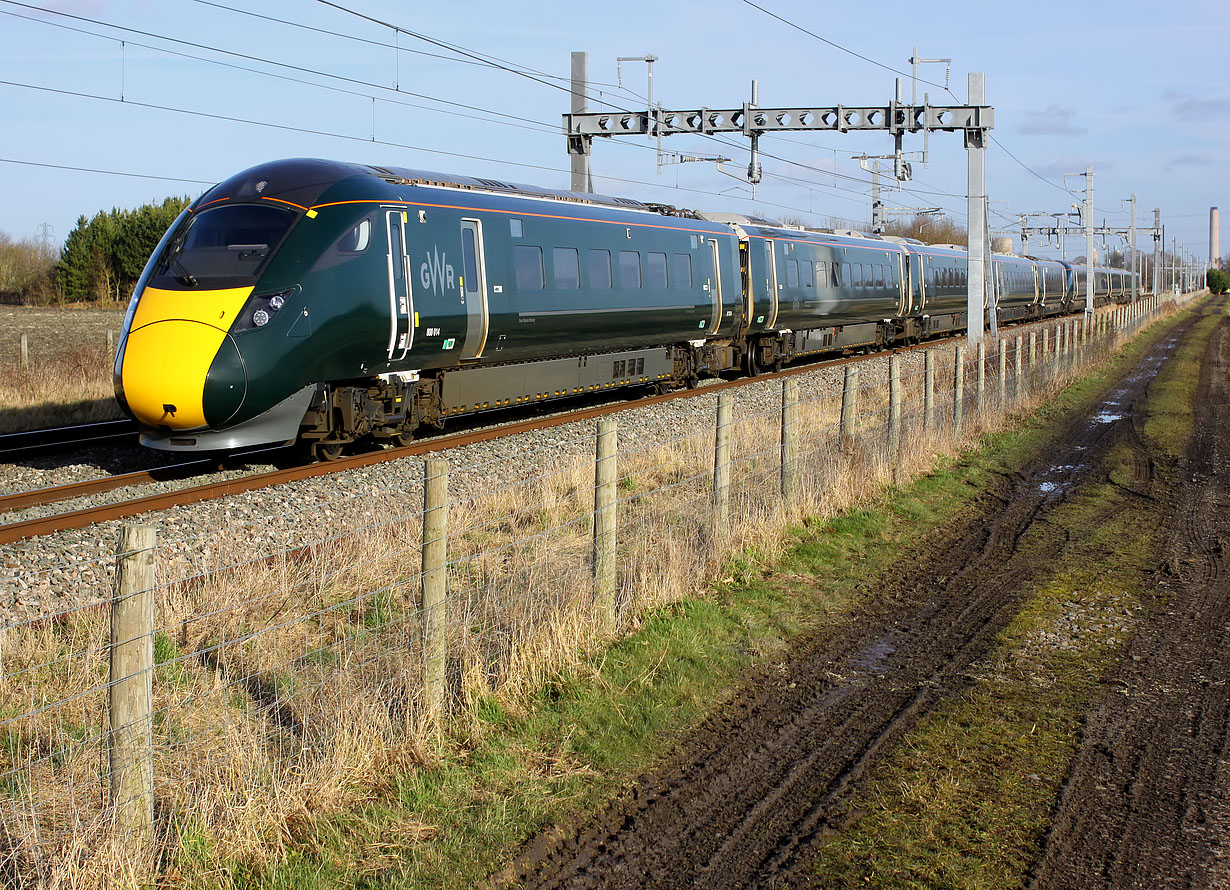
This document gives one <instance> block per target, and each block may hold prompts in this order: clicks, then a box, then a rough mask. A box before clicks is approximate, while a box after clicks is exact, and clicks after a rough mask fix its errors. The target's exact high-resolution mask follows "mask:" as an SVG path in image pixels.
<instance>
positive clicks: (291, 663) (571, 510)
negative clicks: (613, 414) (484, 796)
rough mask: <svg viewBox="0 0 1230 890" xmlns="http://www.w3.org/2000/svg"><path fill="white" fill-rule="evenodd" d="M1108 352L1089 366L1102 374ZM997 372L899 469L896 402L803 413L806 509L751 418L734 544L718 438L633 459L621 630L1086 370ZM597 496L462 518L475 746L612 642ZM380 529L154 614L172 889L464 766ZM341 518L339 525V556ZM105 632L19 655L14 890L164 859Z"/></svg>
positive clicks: (736, 469)
mask: <svg viewBox="0 0 1230 890" xmlns="http://www.w3.org/2000/svg"><path fill="white" fill-rule="evenodd" d="M1106 352H1107V350H1106V349H1105V348H1103V347H1099V348H1097V349H1095V350H1093V354H1092V355H1091V361H1100V360H1101V359H1102V357H1103V356H1104V355H1105V354H1106ZM950 360H951V359H950ZM989 368H990V373H989V374H988V387H987V391H986V409H985V410H984V411H981V412H980V411H978V410H976V408H975V404H976V401H975V400H976V395H977V394H976V389H975V386H974V380H975V378H974V376H973V374H972V373H971V371H970V369H967V374H966V381H967V383H966V393H967V397H968V407H967V408H966V411H965V420H966V422H965V425H964V427H963V428H962V430H960V431H959V432H957V431H954V430H953V429H952V426H951V423H950V418H951V416H952V402H951V396H948V397H947V399H945V398H940V399H938V400H937V406H936V415H937V418H938V419H939V420H938V422H937V424H936V427H935V429H934V430H933V432H932V433H931V434H930V435H925V434H924V432H923V425H922V418H921V416H920V411H921V393H922V375H921V373H919V374H917V375H914V376H911V377H909V378H907V379H906V380H905V386H906V395H905V398H904V404H905V409H906V410H905V422H906V428H905V430H904V431H903V435H902V442H903V447H902V449H901V451H900V453H899V454H898V455H891V454H889V453H888V449H887V434H886V426H885V420H886V417H887V394H886V392H885V388H884V387H882V386H865V387H864V388H863V390H862V392H861V393H860V408H861V412H860V413H861V420H860V428H859V430H858V431H857V434H856V436H855V441H854V444H853V445H851V446H849V447H845V448H842V447H839V443H838V438H837V432H838V429H837V422H838V418H839V414H840V404H839V402H840V399H839V397H838V398H836V399H833V398H829V399H825V400H822V401H817V402H809V403H806V404H804V405H802V406H801V410H800V421H799V423H800V426H801V429H802V436H801V447H800V466H799V471H798V475H799V481H800V486H799V491H800V492H801V494H800V496H799V498H798V499H797V501H796V502H795V503H794V504H791V505H785V504H783V503H782V500H781V496H780V488H779V477H778V429H777V418H776V417H770V416H766V417H761V418H752V419H750V420H744V421H743V422H739V419H738V418H736V428H735V430H734V435H733V437H732V438H733V441H732V451H733V455H734V459H735V463H734V466H733V468H732V469H733V473H732V476H733V478H732V489H731V491H732V497H731V509H730V516H731V520H730V522H729V523H728V525H727V526H726V527H724V528H722V529H716V530H715V529H714V528H713V527H712V523H711V516H712V503H711V484H712V482H711V471H712V461H713V457H712V440H713V433H712V431H710V430H704V431H698V432H696V433H694V434H687V435H682V436H680V437H679V438H678V439H677V440H675V441H673V442H667V443H664V444H661V445H659V446H657V447H654V448H651V449H646V450H644V451H641V452H637V453H630V454H629V453H622V454H621V455H620V458H619V460H620V476H621V478H622V479H623V482H621V485H620V509H619V523H620V530H619V579H618V612H619V614H618V621H617V627H618V629H619V632H620V633H624V632H627V631H629V630H631V629H633V628H635V627H637V626H638V624H639V623H640V622H641V621H642V620H643V618H644V616H645V615H646V614H647V613H648V612H649V611H651V610H653V609H655V608H657V607H659V606H661V605H663V604H665V603H671V602H676V601H678V600H680V599H682V598H684V597H687V596H689V595H692V594H694V593H696V592H697V591H699V590H701V589H703V588H704V587H705V586H706V585H708V584H709V583H711V580H712V579H714V578H715V577H721V576H722V574H720V573H726V572H730V571H735V572H736V573H737V571H738V569H732V568H731V563H730V560H731V559H732V557H734V556H736V555H739V560H740V562H741V564H742V566H743V571H751V570H755V569H756V567H757V566H759V565H763V564H767V563H769V562H772V561H773V560H774V559H775V558H776V556H777V555H778V554H779V553H780V552H781V551H782V550H783V549H784V548H785V547H786V546H788V544H789V537H788V536H787V535H784V534H783V531H784V529H785V528H786V527H787V526H788V525H790V524H791V523H796V522H798V521H800V520H802V519H804V518H806V517H816V516H830V515H833V514H835V513H836V512H838V511H841V510H845V509H848V508H850V507H851V506H854V505H857V504H858V503H860V502H861V501H863V500H865V499H867V498H869V497H871V496H873V495H874V494H875V493H877V492H879V491H881V490H882V489H883V488H884V487H886V486H889V485H892V484H894V483H898V482H903V481H905V480H907V479H909V478H913V477H914V476H917V475H918V474H921V473H924V472H926V471H927V470H928V469H930V468H931V467H932V466H934V463H935V461H936V460H937V457H938V456H940V455H951V454H954V453H956V452H958V451H959V450H961V449H963V448H966V447H968V446H969V445H970V444H971V443H972V442H974V441H975V440H976V439H977V438H978V437H980V436H982V435H984V434H985V433H987V432H990V431H993V430H996V429H999V428H1001V427H1004V426H1006V425H1008V424H1011V423H1012V422H1013V418H1014V417H1015V416H1016V415H1017V414H1018V413H1019V412H1025V411H1030V410H1032V409H1033V408H1034V407H1035V406H1037V405H1038V404H1040V403H1041V402H1043V401H1044V400H1046V399H1047V398H1049V397H1050V396H1051V395H1052V394H1053V393H1054V392H1055V391H1056V390H1057V389H1058V388H1059V387H1061V386H1063V385H1064V384H1065V383H1066V382H1067V381H1068V380H1069V379H1070V378H1071V377H1072V376H1074V375H1075V374H1076V373H1077V372H1078V370H1079V369H1075V368H1070V367H1069V368H1065V369H1064V370H1063V371H1062V372H1060V373H1058V374H1057V375H1055V376H1054V377H1052V378H1051V379H1048V380H1046V381H1035V382H1034V383H1033V385H1031V386H1030V387H1028V389H1029V391H1028V392H1027V393H1023V394H1022V399H1021V401H1019V402H1015V401H1014V402H1010V403H1009V404H1007V405H1003V406H1001V405H998V404H996V403H997V401H998V398H997V389H996V387H995V385H994V377H993V376H992V375H993V373H994V365H990V366H989ZM951 379H952V368H951V365H949V366H947V367H941V369H940V372H939V373H938V374H937V391H938V392H943V391H944V389H945V387H944V386H940V385H939V381H941V380H944V381H950V380H951ZM1008 392H1009V395H1010V396H1011V395H1012V394H1013V393H1014V392H1015V384H1014V385H1012V386H1010V387H1009V390H1008ZM491 475H492V476H493V477H499V475H500V474H498V473H495V474H491ZM592 480H593V469H592V464H589V463H581V464H577V465H572V466H564V467H561V468H559V469H558V470H557V471H556V472H554V473H552V474H550V475H548V476H545V477H540V478H536V479H532V480H529V481H526V482H523V483H516V482H510V483H508V486H507V487H506V488H504V489H500V490H495V491H490V492H488V493H485V494H481V495H473V496H470V497H468V498H467V499H466V500H464V501H460V502H455V503H454V504H452V505H451V506H450V519H449V522H450V538H449V558H450V566H449V597H450V599H449V607H448V608H449V614H448V616H447V633H448V647H449V658H448V668H447V685H448V695H449V699H450V701H451V707H452V710H453V714H454V715H455V716H456V717H457V718H458V719H459V720H460V721H461V723H460V724H459V725H462V726H464V723H465V714H466V710H467V708H468V707H470V706H471V705H473V704H474V703H476V702H478V701H480V700H483V699H488V698H495V699H497V700H498V701H500V702H501V704H502V705H503V706H505V707H507V708H509V709H511V710H513V711H516V710H519V709H521V708H524V707H526V706H527V704H528V698H529V696H530V695H531V694H532V693H533V692H534V691H536V690H539V689H541V688H542V686H543V684H544V683H545V682H547V681H548V680H549V678H550V677H551V676H553V675H556V674H557V673H558V671H559V670H560V669H561V668H562V667H566V666H568V665H571V664H576V663H578V662H579V660H580V659H581V658H582V657H583V655H584V654H585V653H587V652H591V651H593V650H594V649H596V648H597V647H600V646H601V645H603V644H604V642H606V639H607V636H606V635H607V634H609V632H604V631H602V630H600V628H602V627H604V626H608V625H607V624H606V623H605V622H602V621H598V620H596V617H597V616H595V614H594V603H593V598H592V593H591V591H592V576H591V571H592V570H591V567H590V559H591V547H592V543H591V534H592V526H591V520H590V513H591V511H592V507H593V492H592ZM364 506H365V507H366V509H367V512H368V513H369V514H370V513H374V514H375V515H382V514H383V515H392V516H396V517H398V518H397V520H396V521H395V522H391V523H388V524H385V525H382V526H378V527H374V528H369V529H367V530H366V531H364V532H363V533H362V534H353V535H346V536H342V537H339V538H336V539H334V540H331V541H328V542H326V543H322V544H320V545H318V546H316V547H314V548H313V549H312V550H311V551H310V552H304V553H297V554H289V555H283V556H282V557H279V558H277V559H274V560H270V561H260V562H253V563H249V564H247V565H244V566H241V567H234V566H228V563H230V562H233V561H234V558H235V556H236V553H237V550H238V548H237V546H236V544H235V543H234V542H233V541H232V542H230V543H229V544H228V543H227V535H232V534H233V533H231V532H223V531H219V532H215V533H212V535H206V536H204V537H203V538H202V541H201V544H200V552H201V553H203V554H206V555H205V556H204V557H202V560H203V561H204V562H205V563H206V564H205V565H203V566H201V567H202V568H204V569H206V570H207V573H206V574H204V575H203V576H202V577H199V578H197V579H196V580H193V581H187V582H178V583H176V584H174V585H171V586H166V587H164V588H162V589H160V590H159V591H158V594H157V597H156V599H157V615H156V620H155V626H156V627H157V628H158V629H159V630H158V634H157V638H156V646H155V649H156V660H157V662H158V667H157V668H156V675H155V679H154V694H155V711H156V713H155V718H154V734H155V744H154V774H155V776H156V789H155V794H156V801H157V813H158V826H159V845H158V855H159V863H158V869H157V872H158V873H159V874H161V875H162V876H163V879H164V880H166V881H167V882H169V883H176V884H181V883H187V884H190V885H193V886H226V885H228V884H230V883H232V882H233V879H234V874H233V872H232V868H233V867H234V866H235V864H236V863H243V864H244V865H245V867H255V868H259V867H260V866H261V865H262V864H268V863H276V862H279V861H281V860H282V859H283V858H284V857H286V856H287V855H288V853H289V852H290V851H292V850H294V849H303V848H305V847H307V848H311V847H312V845H314V844H316V843H317V842H318V841H317V840H316V839H317V838H318V837H319V832H318V831H317V826H318V825H319V824H320V823H321V822H322V820H326V819H327V818H328V817H329V816H330V815H332V814H337V813H343V812H345V813H352V814H357V813H358V812H359V811H360V810H361V804H362V803H363V802H365V801H368V800H373V799H384V798H386V797H388V795H389V793H390V789H389V788H388V787H387V782H388V779H389V777H390V776H392V775H394V774H396V773H397V772H404V771H406V770H408V769H412V768H414V766H415V765H416V764H423V763H426V762H429V761H430V760H431V759H432V758H433V757H435V756H437V755H438V754H439V753H440V752H441V751H445V750H450V746H455V745H458V744H461V742H459V741H450V739H452V738H453V737H452V736H450V734H449V733H448V732H443V733H442V732H440V729H441V728H440V727H437V726H434V725H432V723H431V722H430V721H429V720H427V719H426V718H425V715H424V710H423V698H424V696H423V688H424V687H423V683H422V679H421V678H422V676H423V670H424V665H423V652H422V643H421V638H422V631H423V621H422V617H423V616H422V615H421V614H420V612H419V609H418V600H419V595H420V585H419V578H418V563H419V558H420V556H419V554H420V549H419V548H420V543H419V542H420V536H421V523H420V517H419V516H418V515H415V514H413V513H407V511H406V509H405V506H404V504H402V503H401V502H399V501H398V500H397V499H391V500H390V501H389V502H388V503H387V504H381V503H380V502H377V503H375V504H371V503H367V504H365V505H364ZM337 521H338V517H337V516H335V515H333V516H330V517H329V522H328V523H327V524H325V525H322V529H321V531H322V534H321V538H322V539H323V538H324V528H325V527H328V525H332V526H333V527H336V524H337ZM107 633H108V630H107V622H106V615H105V614H104V613H103V612H102V611H101V610H99V609H85V610H81V611H78V612H75V613H71V614H68V615H64V616H61V617H59V618H57V619H55V620H54V621H49V622H43V623H40V624H37V625H30V626H26V627H22V628H14V629H10V630H9V632H8V638H7V640H6V641H5V646H4V654H3V657H4V669H5V674H6V676H4V678H3V685H2V686H0V715H3V718H4V720H5V723H4V724H3V725H4V728H5V730H6V733H7V737H6V739H5V742H6V743H5V744H3V745H0V806H2V807H3V809H2V810H0V826H2V832H3V833H2V834H0V837H3V839H4V840H3V842H2V846H0V854H2V857H0V858H2V861H0V875H8V876H9V877H10V878H12V879H13V883H15V884H20V885H24V886H36V887H46V888H58V887H74V888H76V887H80V888H93V887H103V886H114V885H115V883H116V882H117V880H118V879H119V878H123V877H126V876H138V875H147V874H149V873H150V872H149V869H150V868H151V863H150V862H149V861H146V860H144V859H142V858H140V857H136V858H131V855H130V853H129V852H128V851H127V850H126V848H124V847H123V845H116V846H111V845H110V841H109V839H110V838H112V837H113V836H114V835H113V833H112V832H111V831H109V829H108V825H109V821H108V820H109V819H110V813H109V811H108V808H107V805H106V797H107V795H106V786H107V781H108V780H107V773H106V767H105V764H106V753H105V735H104V727H105V725H106V689H105V675H106V663H105V660H104V657H103V655H104V648H105V643H106V639H107ZM48 703H50V704H48ZM44 708H45V709H44ZM31 712H36V713H31ZM26 714H29V716H25V717H23V716H22V715H26ZM445 729H447V727H445ZM459 736H460V737H463V736H464V731H462V732H460V733H459ZM412 817H413V814H409V815H408V817H407V821H406V825H405V826H404V828H405V830H404V832H403V831H398V832H397V833H396V834H397V836H396V837H393V838H391V839H389V840H388V842H387V844H386V845H384V846H379V845H378V847H377V848H375V849H373V850H372V851H371V856H372V857H373V859H372V861H371V862H366V863H357V864H352V865H354V866H355V868H356V869H357V870H358V871H360V872H363V871H364V870H365V869H368V868H372V869H377V870H378V869H379V867H380V864H379V863H380V861H383V860H384V859H387V858H389V857H391V856H395V855H396V851H397V850H398V849H402V848H403V847H404V845H407V844H414V843H421V842H422V839H423V838H426V837H430V835H431V832H432V827H431V826H430V825H422V824H419V823H417V822H414V820H413V818H412ZM356 818H357V815H356ZM117 876H119V878H117Z"/></svg>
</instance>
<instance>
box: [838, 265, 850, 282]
mask: <svg viewBox="0 0 1230 890" xmlns="http://www.w3.org/2000/svg"><path fill="white" fill-rule="evenodd" d="M842 282H845V285H846V287H853V286H854V275H853V273H852V272H851V271H850V264H849V263H842V264H841V275H840V276H839V277H838V279H837V284H838V286H840V285H841V284H842Z"/></svg>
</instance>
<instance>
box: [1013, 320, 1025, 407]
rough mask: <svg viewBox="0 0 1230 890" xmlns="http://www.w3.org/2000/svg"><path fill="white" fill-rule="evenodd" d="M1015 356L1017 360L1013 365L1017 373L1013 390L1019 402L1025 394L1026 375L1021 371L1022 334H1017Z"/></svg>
mask: <svg viewBox="0 0 1230 890" xmlns="http://www.w3.org/2000/svg"><path fill="white" fill-rule="evenodd" d="M1013 357H1014V358H1015V361H1014V362H1013V366H1012V367H1013V371H1014V372H1015V373H1016V385H1015V386H1014V387H1013V388H1012V392H1013V395H1014V396H1015V398H1016V400H1017V401H1018V402H1019V401H1020V400H1021V399H1022V398H1023V397H1024V395H1025V377H1024V375H1023V374H1022V373H1021V372H1022V370H1023V368H1022V367H1021V335H1020V334H1017V337H1016V346H1015V348H1014V349H1013Z"/></svg>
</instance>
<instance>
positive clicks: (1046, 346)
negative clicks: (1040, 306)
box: [1042, 327, 1051, 380]
mask: <svg viewBox="0 0 1230 890" xmlns="http://www.w3.org/2000/svg"><path fill="white" fill-rule="evenodd" d="M1042 379H1043V380H1050V379H1051V329H1050V328H1049V327H1046V328H1043V329H1042Z"/></svg>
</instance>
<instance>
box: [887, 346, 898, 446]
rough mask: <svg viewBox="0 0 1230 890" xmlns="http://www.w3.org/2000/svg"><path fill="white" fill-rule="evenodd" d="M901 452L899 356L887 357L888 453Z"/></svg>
mask: <svg viewBox="0 0 1230 890" xmlns="http://www.w3.org/2000/svg"><path fill="white" fill-rule="evenodd" d="M900 451H901V356H899V355H890V356H889V357H888V453H889V456H890V457H894V458H895V457H896V456H897V454H898V453H899V452H900Z"/></svg>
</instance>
